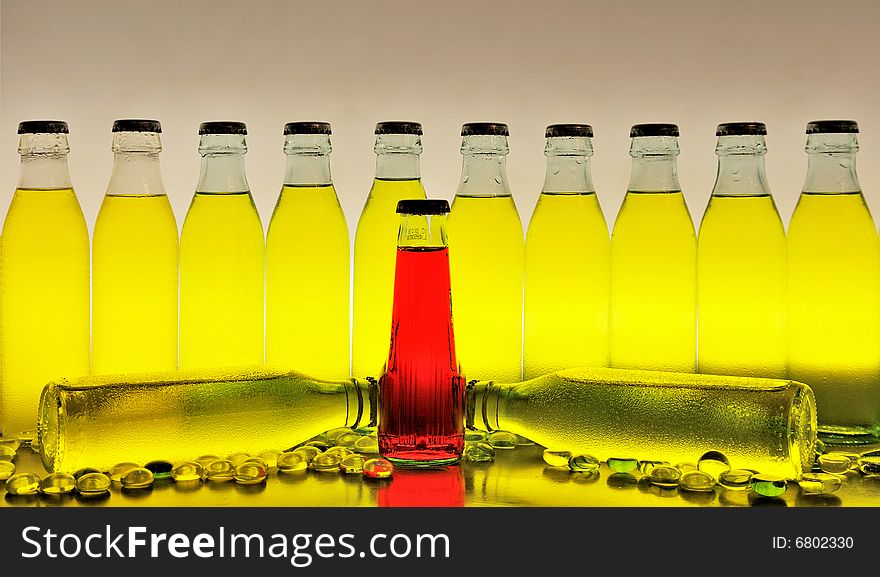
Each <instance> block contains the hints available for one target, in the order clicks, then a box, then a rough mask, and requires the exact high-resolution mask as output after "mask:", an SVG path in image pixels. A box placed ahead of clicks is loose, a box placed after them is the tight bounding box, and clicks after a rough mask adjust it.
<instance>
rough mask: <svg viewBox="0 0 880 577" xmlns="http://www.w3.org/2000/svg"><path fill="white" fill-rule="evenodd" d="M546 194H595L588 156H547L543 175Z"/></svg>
mask: <svg viewBox="0 0 880 577" xmlns="http://www.w3.org/2000/svg"><path fill="white" fill-rule="evenodd" d="M542 191H543V192H546V193H557V194H559V193H579V194H583V193H588V192H595V191H596V189H595V187H594V186H593V177H592V173H591V170H590V157H589V156H548V157H547V172H546V174H545V175H544V188H543V190H542Z"/></svg>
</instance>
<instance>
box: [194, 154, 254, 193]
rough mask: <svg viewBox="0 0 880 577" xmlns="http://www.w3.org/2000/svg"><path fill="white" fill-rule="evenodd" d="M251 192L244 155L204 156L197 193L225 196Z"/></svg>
mask: <svg viewBox="0 0 880 577" xmlns="http://www.w3.org/2000/svg"><path fill="white" fill-rule="evenodd" d="M249 191H250V187H249V186H248V182H247V178H246V177H245V171H244V154H243V153H211V154H205V155H203V156H202V167H201V171H200V173H199V184H198V186H197V187H196V192H207V193H213V194H223V193H240V192H249Z"/></svg>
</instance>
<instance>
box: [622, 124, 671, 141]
mask: <svg viewBox="0 0 880 577" xmlns="http://www.w3.org/2000/svg"><path fill="white" fill-rule="evenodd" d="M637 136H678V125H677V124H667V123H662V122H661V123H651V124H634V125H633V127H632V128H630V130H629V137H630V138H636V137H637Z"/></svg>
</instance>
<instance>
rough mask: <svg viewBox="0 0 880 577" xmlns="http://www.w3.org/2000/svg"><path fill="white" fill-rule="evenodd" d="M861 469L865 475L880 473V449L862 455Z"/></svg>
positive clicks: (860, 460)
mask: <svg viewBox="0 0 880 577" xmlns="http://www.w3.org/2000/svg"><path fill="white" fill-rule="evenodd" d="M859 470H860V471H861V472H862V473H864V474H865V475H880V451H874V452H872V453H867V454H865V455H862V456H861V458H860V459H859Z"/></svg>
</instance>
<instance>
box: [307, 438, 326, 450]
mask: <svg viewBox="0 0 880 577" xmlns="http://www.w3.org/2000/svg"><path fill="white" fill-rule="evenodd" d="M305 445H310V446H312V447H315V448H316V449H320V450H321V451H326V450H327V449H329V448H330V443H328V442H327V440H326V439H323V438H321V437H313V438H311V439H309V440H308V441H306V442H305V444H304V446H305Z"/></svg>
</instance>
